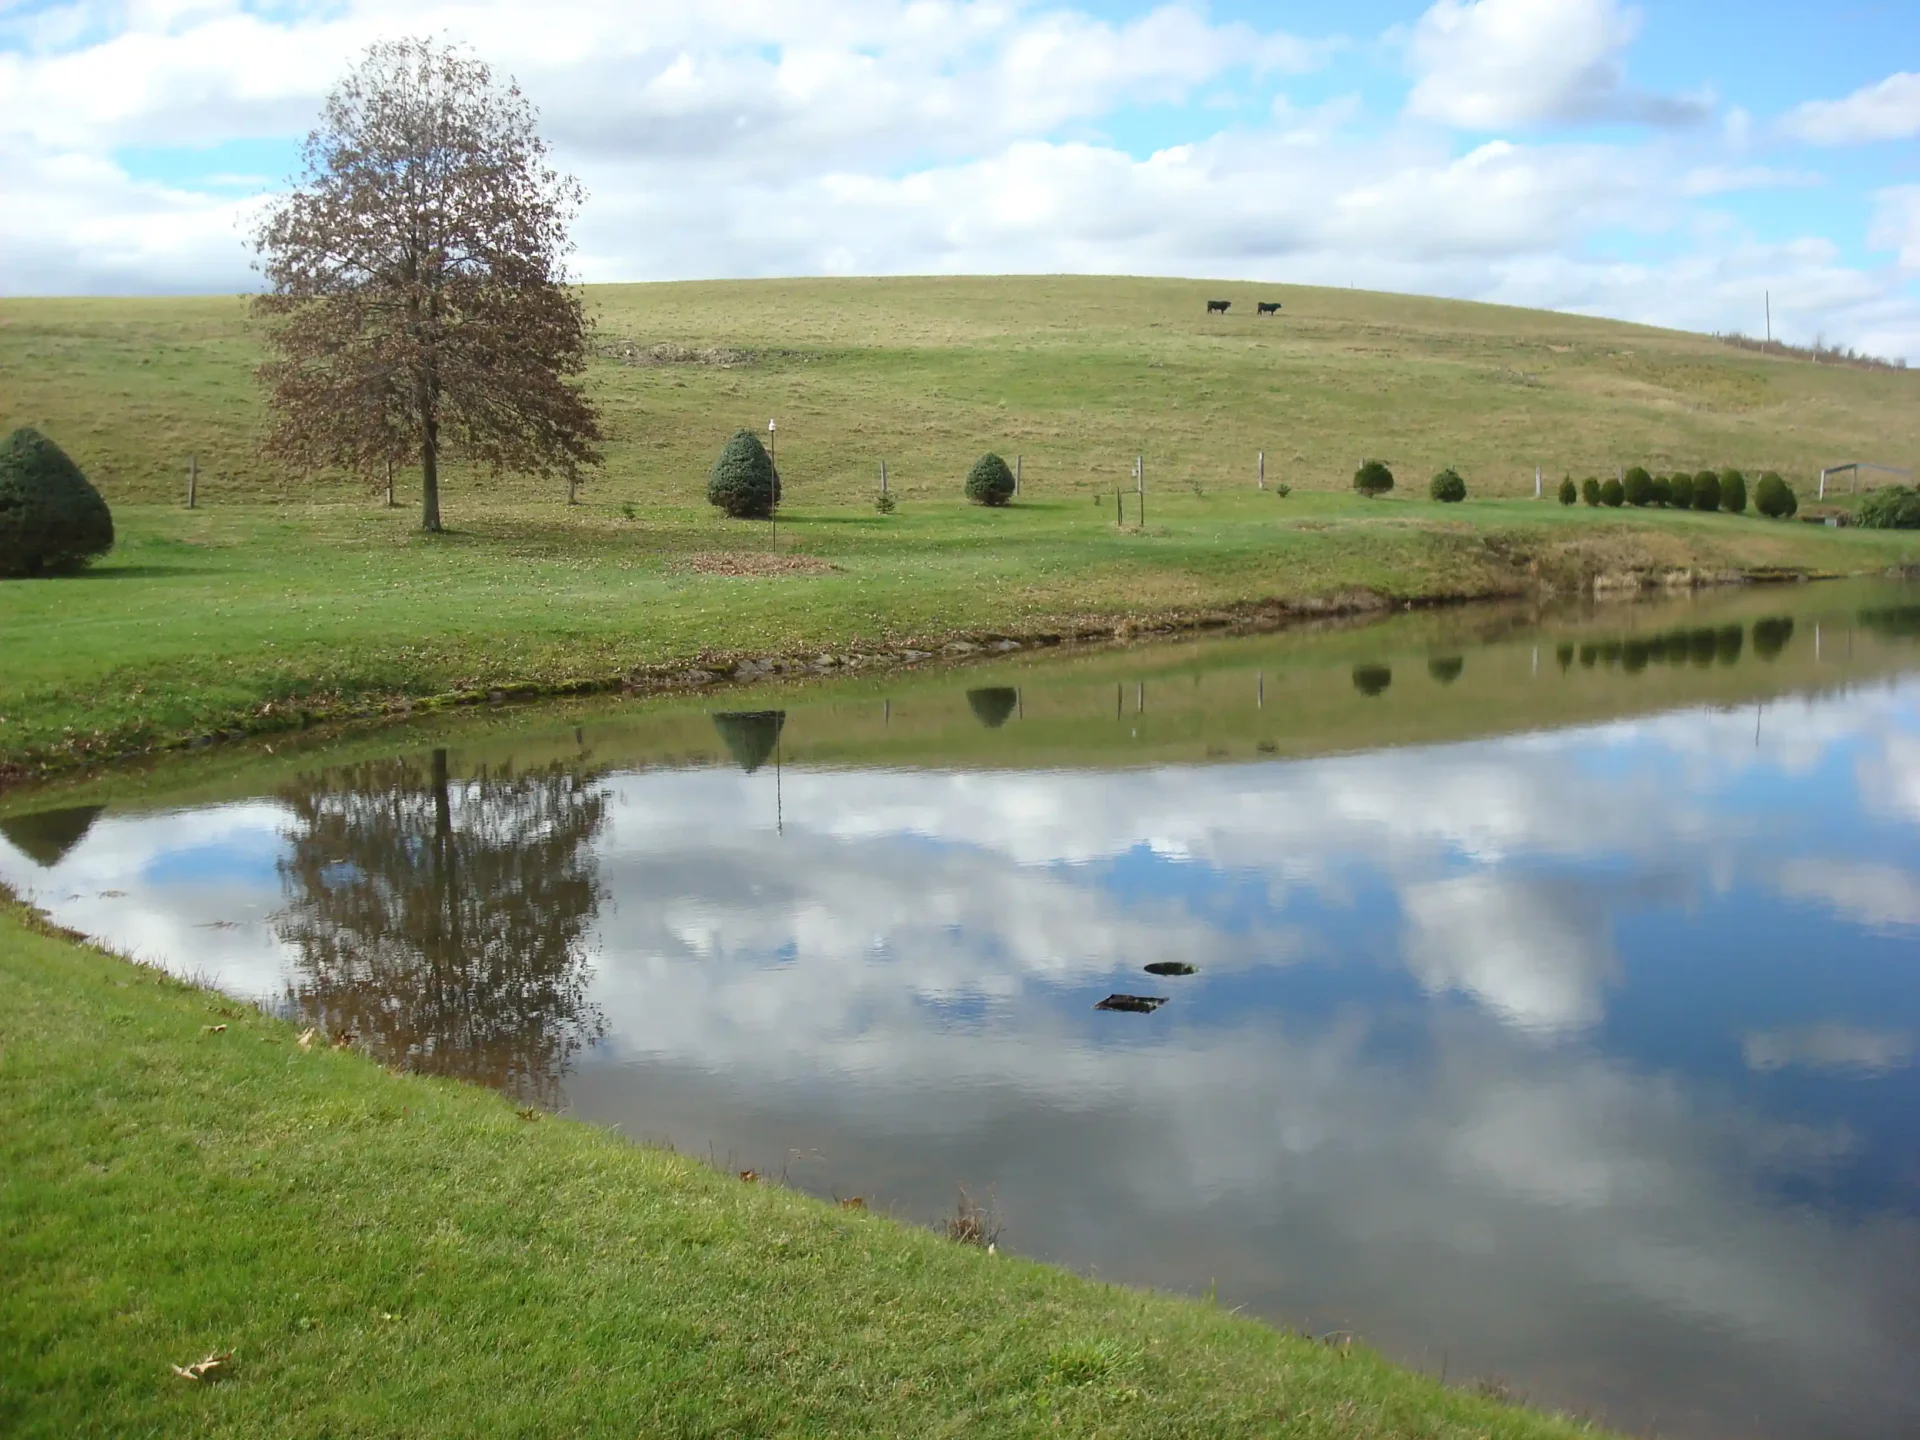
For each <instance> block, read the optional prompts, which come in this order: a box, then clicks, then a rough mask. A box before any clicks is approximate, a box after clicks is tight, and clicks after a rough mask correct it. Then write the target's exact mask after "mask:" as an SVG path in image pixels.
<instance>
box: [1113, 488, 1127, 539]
mask: <svg viewBox="0 0 1920 1440" xmlns="http://www.w3.org/2000/svg"><path fill="white" fill-rule="evenodd" d="M1126 518H1127V492H1126V491H1124V490H1116V491H1114V492H1113V528H1114V529H1116V530H1118V529H1120V528H1121V527H1122V525H1123V524H1124V522H1125V521H1126Z"/></svg>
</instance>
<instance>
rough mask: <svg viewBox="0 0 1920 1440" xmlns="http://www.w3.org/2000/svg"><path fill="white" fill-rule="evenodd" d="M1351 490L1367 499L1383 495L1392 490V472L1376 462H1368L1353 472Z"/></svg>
mask: <svg viewBox="0 0 1920 1440" xmlns="http://www.w3.org/2000/svg"><path fill="white" fill-rule="evenodd" d="M1353 488H1354V489H1356V490H1358V491H1359V492H1360V493H1361V494H1362V495H1365V496H1367V497H1369V498H1371V497H1373V496H1375V495H1384V494H1386V493H1387V491H1389V490H1391V489H1392V488H1393V471H1391V470H1389V469H1388V468H1387V467H1386V466H1385V465H1383V464H1381V463H1380V462H1379V461H1378V460H1369V461H1367V462H1366V463H1365V464H1364V465H1362V466H1361V467H1360V468H1359V469H1358V470H1356V471H1354V472H1353Z"/></svg>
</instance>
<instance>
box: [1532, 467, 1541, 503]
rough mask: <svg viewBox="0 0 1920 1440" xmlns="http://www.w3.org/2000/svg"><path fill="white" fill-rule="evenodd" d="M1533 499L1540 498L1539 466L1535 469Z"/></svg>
mask: <svg viewBox="0 0 1920 1440" xmlns="http://www.w3.org/2000/svg"><path fill="white" fill-rule="evenodd" d="M1533 498H1534V499H1536V500H1538V499H1539V498H1540V467H1539V466H1538V465H1536V466H1534V467H1533Z"/></svg>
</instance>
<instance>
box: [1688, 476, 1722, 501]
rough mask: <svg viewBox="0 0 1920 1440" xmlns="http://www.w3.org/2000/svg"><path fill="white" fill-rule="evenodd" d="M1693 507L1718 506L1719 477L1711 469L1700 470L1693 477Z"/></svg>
mask: <svg viewBox="0 0 1920 1440" xmlns="http://www.w3.org/2000/svg"><path fill="white" fill-rule="evenodd" d="M1693 508H1694V509H1696V510H1718V509H1719V508H1720V477H1719V476H1718V475H1716V474H1714V473H1713V471H1711V470H1702V471H1701V472H1700V473H1699V474H1698V475H1696V476H1694V477H1693Z"/></svg>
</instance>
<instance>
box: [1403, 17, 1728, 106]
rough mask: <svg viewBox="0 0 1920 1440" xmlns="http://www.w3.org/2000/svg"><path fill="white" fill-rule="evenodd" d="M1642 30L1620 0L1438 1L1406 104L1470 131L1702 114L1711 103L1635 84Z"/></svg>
mask: <svg viewBox="0 0 1920 1440" xmlns="http://www.w3.org/2000/svg"><path fill="white" fill-rule="evenodd" d="M1638 29H1639V17H1638V15H1637V14H1636V13H1635V12H1634V11H1632V10H1627V9H1623V8H1621V6H1620V5H1619V4H1618V3H1617V0H1438V3H1437V4H1435V5H1434V6H1433V8H1432V9H1430V10H1428V11H1427V12H1426V14H1424V15H1422V16H1421V17H1420V20H1419V23H1418V24H1416V25H1415V26H1414V28H1413V34H1412V36H1411V41H1410V51H1411V59H1412V64H1413V69H1414V73H1415V75H1416V76H1417V77H1418V78H1417V80H1416V83H1415V84H1414V87H1413V93H1412V94H1411V95H1410V96H1409V97H1408V99H1407V111H1408V113H1409V114H1411V115H1414V116H1416V117H1418V118H1420V119H1423V120H1435V121H1439V122H1440V123H1442V124H1445V125H1452V126H1455V127H1457V128H1459V129H1463V130H1500V129H1505V128H1507V127H1509V126H1527V125H1541V124H1555V123H1575V122H1583V121H1596V120H1629V121H1639V122H1645V123H1652V124H1663V125H1671V124H1680V123H1689V122H1692V121H1695V120H1699V119H1702V118H1704V116H1705V115H1706V112H1707V110H1708V109H1709V108H1710V107H1709V106H1708V105H1707V104H1706V103H1705V102H1704V101H1701V100H1698V99H1678V98H1673V97H1665V96H1655V95H1646V94H1642V93H1640V92H1637V91H1634V90H1632V89H1630V88H1628V86H1627V83H1626V67H1625V65H1624V63H1623V62H1622V60H1621V56H1622V54H1623V53H1624V52H1625V50H1626V48H1627V46H1628V45H1629V44H1630V43H1631V42H1632V40H1633V38H1634V35H1635V33H1636V32H1637V30H1638Z"/></svg>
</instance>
